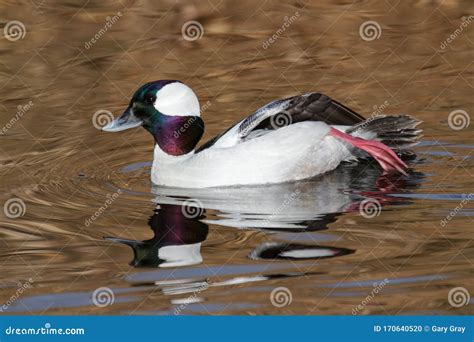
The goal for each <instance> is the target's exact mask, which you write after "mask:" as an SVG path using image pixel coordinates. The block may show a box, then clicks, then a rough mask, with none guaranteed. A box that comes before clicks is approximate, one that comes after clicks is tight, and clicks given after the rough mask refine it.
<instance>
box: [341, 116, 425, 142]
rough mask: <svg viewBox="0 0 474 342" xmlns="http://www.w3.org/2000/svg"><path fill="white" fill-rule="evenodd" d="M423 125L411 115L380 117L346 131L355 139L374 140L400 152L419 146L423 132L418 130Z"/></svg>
mask: <svg viewBox="0 0 474 342" xmlns="http://www.w3.org/2000/svg"><path fill="white" fill-rule="evenodd" d="M420 123H421V121H420V120H417V119H415V118H414V117H412V116H410V115H398V116H386V115H378V116H376V117H373V118H369V119H367V120H365V121H363V122H361V123H358V124H357V125H354V126H352V127H351V128H349V129H348V130H346V133H347V134H350V135H352V136H354V137H358V138H364V139H373V140H377V141H380V142H382V143H384V144H385V145H387V146H389V147H391V148H392V149H394V150H396V151H399V150H402V149H406V148H408V147H410V146H413V145H415V144H417V142H418V140H419V139H420V138H421V136H422V135H421V133H422V130H421V129H418V128H416V126H418V125H419V124H420Z"/></svg>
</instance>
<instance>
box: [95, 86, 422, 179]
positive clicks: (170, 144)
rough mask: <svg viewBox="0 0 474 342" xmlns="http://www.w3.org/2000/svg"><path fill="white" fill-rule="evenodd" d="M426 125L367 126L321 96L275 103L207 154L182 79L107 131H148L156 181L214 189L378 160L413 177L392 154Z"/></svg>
mask: <svg viewBox="0 0 474 342" xmlns="http://www.w3.org/2000/svg"><path fill="white" fill-rule="evenodd" d="M419 123H420V121H418V120H416V119H414V118H412V117H411V116H408V115H399V116H385V115H379V116H376V117H372V118H369V119H367V120H366V119H365V118H363V117H362V116H360V115H359V114H357V113H356V112H354V111H353V110H351V109H349V108H347V107H346V106H344V105H342V104H340V103H339V102H337V101H335V100H333V99H331V98H330V97H328V96H326V95H323V94H320V93H308V94H304V95H299V96H293V97H290V98H286V99H281V100H276V101H273V102H271V103H269V104H267V105H265V106H264V107H262V108H260V109H258V110H257V111H256V112H255V113H253V114H251V115H250V116H248V117H247V118H245V119H243V120H241V121H239V122H238V123H237V124H235V125H233V126H232V127H230V128H229V129H227V130H226V131H224V132H223V133H221V134H219V135H217V136H216V137H214V138H212V139H211V140H209V141H208V142H206V143H204V144H203V145H201V146H200V147H197V144H198V142H199V140H200V139H201V137H202V135H203V133H204V122H203V120H202V119H201V117H200V107H199V101H198V98H197V97H196V95H195V94H194V92H193V91H192V90H191V88H190V87H188V86H187V85H185V84H183V83H182V82H180V81H176V80H160V81H154V82H149V83H146V84H144V85H143V86H141V87H140V88H139V89H138V90H137V91H136V92H135V94H134V95H133V97H132V99H131V101H130V104H129V106H128V108H127V109H126V110H125V112H124V113H123V114H122V115H121V116H120V117H119V118H117V119H115V120H113V121H112V122H110V123H109V124H107V125H106V126H104V127H103V128H102V130H104V131H107V132H118V131H123V130H126V129H129V128H134V127H138V126H143V127H144V128H145V129H146V130H147V131H148V132H150V133H151V134H152V136H153V137H154V139H155V149H154V159H153V165H152V170H151V180H152V182H153V183H154V184H156V185H160V186H169V187H183V188H206V187H220V186H235V185H252V184H267V183H283V182H288V181H296V180H301V179H306V178H311V177H314V176H317V175H320V174H324V173H326V172H329V171H331V170H334V169H335V168H336V167H337V166H338V165H339V164H340V163H341V162H343V161H348V160H357V159H358V158H360V157H366V156H368V155H369V156H371V157H373V158H374V159H375V160H376V161H377V162H378V163H379V165H380V166H381V167H382V168H383V170H384V171H385V172H398V173H402V174H405V170H406V169H407V165H406V164H405V163H404V162H403V161H402V160H401V159H400V158H399V157H398V156H397V154H396V153H395V152H394V150H392V148H394V149H396V150H401V149H403V148H406V147H407V146H410V145H412V144H413V143H415V142H416V140H417V138H418V137H419V134H420V133H421V130H418V129H416V126H417V125H418V124H419Z"/></svg>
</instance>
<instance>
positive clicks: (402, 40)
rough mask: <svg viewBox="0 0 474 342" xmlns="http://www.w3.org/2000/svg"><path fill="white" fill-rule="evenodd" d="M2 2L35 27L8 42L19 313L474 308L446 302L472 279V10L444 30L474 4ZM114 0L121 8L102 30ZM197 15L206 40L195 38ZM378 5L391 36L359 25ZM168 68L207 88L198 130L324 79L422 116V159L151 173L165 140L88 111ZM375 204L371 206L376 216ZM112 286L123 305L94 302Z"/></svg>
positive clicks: (8, 148) (1, 111) (5, 81)
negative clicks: (259, 177)
mask: <svg viewBox="0 0 474 342" xmlns="http://www.w3.org/2000/svg"><path fill="white" fill-rule="evenodd" d="M2 7H3V13H4V15H3V19H2V21H3V22H4V24H6V23H7V22H8V21H11V20H19V21H21V22H22V23H23V24H24V25H25V27H26V34H25V36H24V37H23V39H19V40H17V41H9V40H7V39H2V40H1V41H0V53H1V55H2V59H1V63H0V70H1V72H0V88H1V90H2V99H1V101H0V104H1V106H0V125H2V127H4V128H6V129H4V130H2V133H3V134H2V135H1V136H0V141H1V145H0V165H1V168H0V174H1V182H0V189H1V192H0V203H2V205H5V204H6V203H7V201H9V200H12V199H19V200H20V202H17V203H20V204H21V203H24V207H22V206H21V205H20V207H19V209H20V214H22V215H20V216H19V217H16V218H14V217H11V216H12V215H9V216H7V215H4V213H3V212H2V214H0V215H2V216H0V234H1V249H0V263H1V265H2V266H1V271H2V272H1V276H0V302H1V303H8V305H7V308H6V309H5V310H4V311H6V312H9V313H21V314H30V313H34V314H41V313H48V314H72V313H77V314H171V315H173V314H349V315H350V314H354V313H357V314H472V313H473V306H472V300H471V303H468V304H467V305H463V306H461V307H459V308H456V307H454V306H453V305H450V303H449V300H448V293H449V291H450V290H451V289H453V288H455V287H463V288H465V289H466V290H467V291H468V292H470V294H471V295H472V294H474V287H473V285H472V284H473V281H472V280H473V268H472V266H473V265H472V260H473V257H474V248H473V247H474V246H473V242H472V236H473V235H472V227H473V206H472V203H471V202H470V201H469V200H466V198H467V196H468V195H469V194H470V193H471V192H472V190H473V184H474V182H473V168H472V166H473V161H472V151H473V145H474V143H473V141H472V136H473V130H472V125H470V126H466V127H463V128H462V129H459V130H456V129H453V128H452V127H450V125H449V124H448V116H449V113H451V112H452V111H455V110H463V111H465V112H466V113H467V114H468V115H469V114H470V115H472V113H473V112H474V111H473V109H474V106H473V104H474V100H473V96H472V94H473V67H472V60H473V57H474V56H473V51H474V50H473V40H472V35H471V33H472V27H471V26H468V27H467V28H464V31H463V32H462V33H461V34H459V35H457V36H456V38H455V39H454V40H453V41H452V42H451V43H449V44H448V45H447V46H446V47H444V48H443V47H442V46H441V45H442V43H443V42H444V41H445V40H446V39H447V38H448V37H449V36H450V35H451V34H452V33H453V32H454V31H455V30H456V29H457V28H458V27H459V25H461V23H462V21H463V17H464V18H465V17H466V16H469V15H470V14H473V12H474V11H473V4H472V3H471V2H469V1H444V2H437V1H416V2H410V3H408V2H407V3H403V2H402V3H399V4H389V3H386V2H383V1H382V2H380V1H363V2H351V1H337V2H333V1H317V2H310V1H289V2H285V3H282V2H276V1H275V2H273V1H263V2H261V3H256V2H254V1H222V2H220V1H217V2H202V3H195V4H194V3H192V2H189V3H188V2H181V1H179V2H174V1H163V2H161V3H155V2H140V3H133V2H123V3H121V4H117V3H112V2H111V3H104V2H90V1H89V2H84V3H77V2H71V1H60V2H56V3H49V2H36V1H34V2H25V3H22V2H15V3H8V4H3V5H2ZM118 12H120V15H118V14H117V13H118ZM296 13H297V14H296ZM114 16H118V19H113V18H114ZM107 17H109V20H113V21H114V22H113V24H112V25H111V27H109V28H107V31H106V32H105V33H104V32H103V33H101V34H100V35H99V39H97V41H96V42H95V43H93V44H92V43H91V38H93V37H94V36H96V35H97V33H98V32H99V31H100V30H101V29H102V28H103V27H104V25H105V24H106V21H107ZM294 17H296V19H295V20H293V19H292V18H294ZM190 20H196V21H198V22H199V23H200V24H201V25H202V27H203V29H204V32H203V35H202V37H201V38H200V39H197V40H194V41H189V40H185V39H183V36H182V34H181V28H182V26H183V24H184V23H186V22H188V21H190ZM369 20H370V21H376V22H377V23H378V24H379V25H380V32H379V33H380V37H378V39H374V40H369V41H367V40H364V39H362V37H361V35H360V34H359V27H360V26H361V24H362V23H364V22H366V21H369ZM290 21H291V23H289V24H288V25H285V23H286V22H290ZM282 26H284V27H285V29H284V30H283V32H282V30H280V31H279V32H280V33H277V32H278V30H279V29H281V28H282ZM275 34H276V38H274V39H273V42H272V43H268V39H269V38H270V37H272V36H273V35H275ZM87 43H89V45H87ZM265 44H266V45H265ZM155 79H180V80H181V81H183V82H185V83H187V84H188V85H190V86H191V87H192V88H193V89H194V90H195V91H196V93H197V94H198V96H199V98H200V101H201V105H203V113H202V117H203V119H204V121H205V122H206V134H205V137H204V140H203V141H205V140H206V139H208V138H210V137H212V136H214V135H215V134H217V133H219V132H221V131H223V130H224V129H226V128H227V127H228V126H229V125H231V124H233V123H234V122H236V121H238V120H240V119H241V118H242V117H244V116H247V115H248V114H250V113H251V112H253V111H254V110H256V109H257V108H258V107H260V106H262V105H264V104H265V103H267V102H269V101H272V100H274V99H277V98H281V97H286V96H291V95H295V94H298V93H306V92H311V91H319V92H323V93H325V94H328V95H329V96H331V97H333V98H335V99H337V100H338V101H340V102H342V103H344V104H346V105H348V106H349V107H351V108H353V109H354V110H356V111H358V112H360V113H361V114H363V115H364V116H366V117H369V116H370V115H372V114H373V113H374V112H376V113H377V112H380V111H382V112H384V113H387V114H399V113H409V114H411V115H414V116H416V117H417V118H418V119H420V120H423V123H422V125H421V128H422V129H423V130H424V137H423V139H422V142H421V144H420V145H418V146H416V147H415V148H414V151H415V152H416V156H415V157H413V158H412V159H411V160H410V165H411V167H412V170H411V171H410V173H409V175H408V176H402V177H398V176H387V175H383V174H382V173H381V172H380V169H379V168H378V167H377V166H375V165H373V164H371V163H369V162H365V163H361V164H357V165H353V164H345V165H343V166H341V167H340V168H339V169H337V170H335V171H334V172H332V173H330V174H327V175H325V176H323V177H317V178H315V179H312V180H307V181H303V182H297V183H291V184H281V185H272V186H254V187H247V188H245V187H242V188H227V189H213V190H193V191H189V190H178V189H169V188H156V187H152V186H151V183H150V177H149V172H150V161H151V158H152V149H153V141H152V138H151V137H150V136H149V135H148V134H147V133H146V132H145V131H144V130H142V129H136V130H131V131H126V132H122V133H116V134H106V133H102V132H100V131H99V130H98V129H97V128H96V127H95V126H94V125H93V121H92V117H93V114H94V113H96V112H97V111H100V110H107V111H111V112H113V113H114V114H116V115H117V114H119V113H120V112H121V111H122V110H123V109H124V108H125V106H126V105H127V103H128V101H129V99H130V96H131V95H132V94H133V92H134V91H135V89H136V88H137V87H138V86H139V85H141V84H142V83H144V82H146V81H150V80H155ZM30 101H31V103H32V104H30ZM18 106H23V107H21V113H22V114H18V111H20V109H19V107H18ZM25 106H27V110H24V109H25ZM13 118H17V119H15V120H13V121H12V119H13ZM368 201H369V202H368ZM370 201H371V202H370ZM10 203H11V202H10ZM367 203H372V205H373V204H374V203H375V207H372V209H375V212H373V211H370V212H369V213H368V214H367V213H366V212H364V213H365V215H361V210H362V209H361V208H362V205H363V204H365V205H366V204H367ZM453 212H454V213H455V215H451V213H453ZM14 216H16V215H14ZM447 217H449V219H447ZM29 282H31V284H30V285H31V286H25V284H27V283H29ZM27 285H28V284H27ZM101 288H106V292H102V294H104V296H105V297H104V298H105V304H110V305H105V306H104V305H102V304H101V302H99V305H97V300H96V301H95V302H96V303H94V300H93V299H94V296H93V294H94V291H96V290H97V289H99V290H100V289H101ZM19 289H23V290H22V293H21V294H19V295H17V294H18V291H19ZM275 289H278V291H279V295H280V299H278V297H276V294H275V293H276V292H275V291H276V290H275ZM374 289H378V290H377V293H376V294H375V295H374V296H373V297H371V298H370V300H367V296H369V295H371V294H372V293H374ZM107 291H110V292H107ZM272 292H273V295H272ZM96 293H97V292H96ZM110 293H112V294H113V297H114V301H113V303H107V298H106V297H107V295H108V294H110ZM289 298H291V300H289ZM96 299H97V298H96ZM362 303H364V304H363V307H362V309H357V310H355V308H357V307H358V306H359V305H361V304H362Z"/></svg>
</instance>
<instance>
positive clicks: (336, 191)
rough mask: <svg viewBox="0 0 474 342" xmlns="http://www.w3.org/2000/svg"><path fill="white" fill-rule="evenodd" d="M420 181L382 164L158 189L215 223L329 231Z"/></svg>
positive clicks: (166, 199) (160, 197)
mask: <svg viewBox="0 0 474 342" xmlns="http://www.w3.org/2000/svg"><path fill="white" fill-rule="evenodd" d="M413 176H416V175H413ZM415 181H416V178H415V177H411V179H407V178H405V177H399V176H398V175H381V172H380V170H379V169H378V168H377V167H376V166H373V165H368V164H360V163H359V164H353V165H345V167H343V168H338V169H337V170H335V171H334V172H332V173H330V174H327V175H324V176H322V177H318V178H316V179H314V180H307V181H300V182H291V183H283V184H272V185H261V186H246V187H225V188H212V189H179V188H168V187H155V188H153V189H152V191H153V192H154V193H155V194H157V197H156V198H155V201H156V202H157V203H168V204H176V205H185V206H187V207H188V210H189V211H199V210H202V209H206V210H212V212H213V215H206V218H205V220H204V222H206V223H209V224H217V225H221V226H228V227H237V228H247V227H253V228H267V229H288V230H293V231H295V230H304V231H310V230H320V229H325V228H327V225H328V224H330V223H333V222H335V221H336V219H337V217H338V216H339V215H341V214H342V213H345V212H350V211H357V210H359V209H360V205H361V203H362V202H363V201H364V200H365V199H366V198H368V197H370V198H373V199H376V200H377V203H378V205H379V206H380V208H379V209H381V207H382V206H383V205H385V204H390V203H393V204H396V203H398V202H400V201H402V199H400V198H397V197H395V196H391V195H393V194H396V193H399V192H405V191H407V190H408V188H413V187H414V186H416V183H414V182H415ZM389 195H390V196H389ZM190 198H191V199H190ZM403 201H406V200H403Z"/></svg>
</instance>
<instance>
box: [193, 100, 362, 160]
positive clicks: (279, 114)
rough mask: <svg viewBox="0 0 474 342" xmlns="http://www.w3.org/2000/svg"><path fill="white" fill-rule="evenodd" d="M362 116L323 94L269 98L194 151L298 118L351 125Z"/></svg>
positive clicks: (296, 120) (243, 138)
mask: <svg viewBox="0 0 474 342" xmlns="http://www.w3.org/2000/svg"><path fill="white" fill-rule="evenodd" d="M364 120H365V119H364V117H362V116H361V115H359V114H357V113H356V112H354V111H353V110H351V109H349V108H347V107H346V106H344V105H342V104H340V103H339V102H337V101H335V100H333V99H331V98H330V97H328V96H326V95H324V94H320V93H309V94H305V95H299V96H294V97H290V98H287V99H283V100H277V101H273V102H270V103H269V104H267V105H265V106H264V107H262V108H260V109H259V110H257V111H256V112H255V113H253V114H252V115H250V116H249V117H247V118H246V119H245V120H243V121H241V122H239V123H237V124H236V125H234V126H232V127H230V128H229V129H228V130H227V131H225V132H224V133H221V134H219V135H218V136H216V137H214V138H212V139H211V140H209V141H208V142H206V143H205V144H204V145H202V146H201V147H200V148H199V149H198V150H197V151H196V152H200V151H202V150H204V149H206V148H209V147H211V146H213V145H216V144H218V142H219V141H220V140H222V139H227V140H228V139H232V140H235V141H236V143H238V142H239V141H243V140H245V138H247V137H248V136H249V135H250V134H251V133H257V134H258V133H259V132H262V131H268V130H275V129H278V128H281V127H284V126H288V125H291V124H295V123H297V122H303V121H322V122H325V123H326V124H328V125H342V126H353V125H355V124H358V123H360V122H362V121H364Z"/></svg>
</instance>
